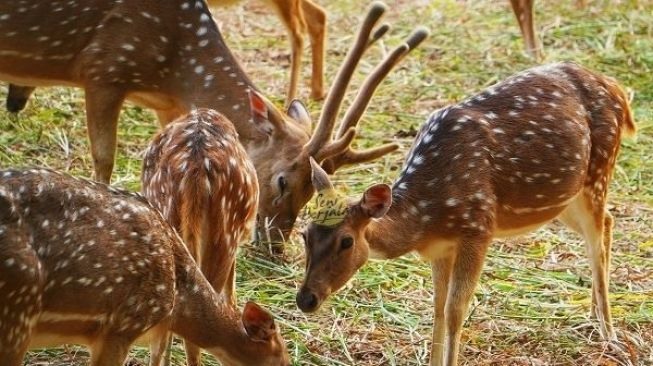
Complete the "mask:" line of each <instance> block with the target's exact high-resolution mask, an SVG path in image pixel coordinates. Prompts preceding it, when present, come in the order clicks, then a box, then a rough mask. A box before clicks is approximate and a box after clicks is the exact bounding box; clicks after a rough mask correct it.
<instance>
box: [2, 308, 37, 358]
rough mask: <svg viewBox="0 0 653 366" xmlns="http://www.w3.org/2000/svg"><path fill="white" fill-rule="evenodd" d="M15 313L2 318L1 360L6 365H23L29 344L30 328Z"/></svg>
mask: <svg viewBox="0 0 653 366" xmlns="http://www.w3.org/2000/svg"><path fill="white" fill-rule="evenodd" d="M10 314H12V313H10ZM15 315H16V316H14V317H13V318H12V319H0V360H2V364H3V365H6V366H21V365H22V364H23V358H24V357H25V353H27V348H28V346H29V336H30V333H31V332H30V329H29V328H28V327H27V325H25V324H23V322H22V321H21V320H20V318H19V317H18V314H15ZM21 337H22V338H21Z"/></svg>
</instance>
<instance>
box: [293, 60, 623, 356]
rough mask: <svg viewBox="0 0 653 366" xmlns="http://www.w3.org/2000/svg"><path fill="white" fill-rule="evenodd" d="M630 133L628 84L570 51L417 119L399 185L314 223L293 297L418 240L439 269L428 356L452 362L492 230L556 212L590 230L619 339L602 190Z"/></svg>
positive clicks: (529, 225)
mask: <svg viewBox="0 0 653 366" xmlns="http://www.w3.org/2000/svg"><path fill="white" fill-rule="evenodd" d="M634 133H635V125H634V123H633V120H632V118H631V114H630V108H629V105H628V101H627V96H626V95H625V93H624V92H623V91H622V90H621V88H620V87H619V86H618V85H617V84H616V83H615V81H613V80H612V79H610V78H607V77H605V76H602V75H599V74H596V73H594V72H591V71H589V70H587V69H585V68H583V67H581V66H578V65H576V64H573V63H559V64H551V65H546V66H542V67H536V68H533V69H530V70H527V71H525V72H522V73H519V74H517V75H514V76H512V77H510V78H508V79H507V80H505V81H503V82H500V83H498V84H496V85H494V86H492V87H490V88H488V89H487V90H485V91H484V92H482V93H480V94H478V95H476V96H475V97H472V98H469V99H467V100H466V101H463V102H461V103H459V104H456V105H453V106H449V107H446V108H443V109H440V110H439V111H437V112H435V113H433V114H432V115H431V116H430V118H429V119H428V121H427V122H426V123H425V124H424V126H423V127H422V129H421V131H420V133H419V135H418V136H417V138H416V141H415V144H414V145H413V147H412V150H411V152H410V154H409V155H408V158H407V159H406V163H405V166H404V169H403V172H402V174H401V175H400V176H399V178H398V179H397V180H396V182H395V183H394V185H393V188H392V189H391V188H390V187H389V186H387V185H385V184H377V185H374V186H372V187H370V188H368V189H367V190H366V191H365V193H364V194H363V196H362V197H361V199H360V201H358V202H355V203H351V204H347V205H345V206H346V208H347V210H346V213H345V214H344V215H343V217H342V218H341V220H339V221H340V222H336V223H335V224H333V225H332V226H325V225H318V224H315V223H312V224H310V225H309V226H308V229H307V231H306V233H305V236H304V237H305V241H306V251H307V254H306V255H307V257H306V258H307V259H306V261H307V269H306V278H305V279H304V283H303V285H302V287H301V290H300V291H299V293H298V295H297V305H298V306H299V308H300V309H302V310H303V311H307V312H311V311H315V310H317V308H318V307H319V306H320V304H321V303H322V302H323V300H324V299H325V298H326V297H327V296H329V295H330V294H331V293H332V292H334V291H336V290H338V289H339V288H341V287H342V286H343V285H344V284H345V283H346V282H347V281H348V280H349V278H351V277H352V276H353V275H354V273H355V272H356V271H357V270H358V268H360V267H361V266H362V265H363V264H364V263H365V262H366V261H367V259H368V257H371V258H396V257H398V256H401V255H403V254H406V253H408V252H412V251H416V252H418V253H419V254H420V255H421V256H422V257H423V258H425V259H426V260H429V261H431V263H432V269H433V285H434V289H435V298H434V302H435V306H434V310H435V311H434V312H435V321H434V328H433V345H432V348H431V352H432V355H431V365H442V364H443V362H444V364H446V365H455V364H456V362H457V355H458V347H459V342H460V334H461V328H462V324H463V320H464V316H465V312H466V310H467V308H468V306H469V303H470V301H471V299H472V296H473V293H474V288H475V287H476V284H477V282H478V279H479V277H480V275H481V270H482V267H483V261H484V259H485V254H486V251H487V248H488V246H489V245H490V242H491V241H492V239H493V238H499V237H509V236H515V235H519V234H523V233H526V232H529V231H532V230H535V229H537V228H538V227H540V226H542V225H544V224H546V223H547V222H549V221H551V220H553V219H555V218H557V219H559V220H561V221H562V222H563V223H565V224H566V225H567V226H569V227H570V228H571V229H572V230H574V231H576V232H578V233H580V234H581V235H582V236H583V237H584V239H585V243H586V247H587V253H588V256H589V260H590V265H591V269H592V308H593V309H595V310H596V315H597V317H598V320H599V325H600V330H601V335H602V336H603V338H605V339H614V338H615V333H614V330H613V328H612V321H611V318H610V305H609V302H608V273H609V271H608V267H609V263H610V245H611V241H612V235H611V229H612V217H611V216H610V213H609V212H608V211H607V210H606V195H607V189H608V184H609V181H610V177H611V175H612V171H613V169H614V166H615V161H616V158H617V153H618V151H619V145H620V141H621V137H622V135H627V134H634ZM313 184H314V186H315V189H316V190H317V191H318V192H320V191H325V190H331V189H332V185H331V183H330V182H329V179H328V176H327V175H326V173H325V172H324V171H323V170H322V169H321V168H320V167H319V166H318V165H317V164H313ZM336 211H337V210H336ZM325 212H326V211H325ZM445 329H446V333H447V334H448V337H447V338H446V343H445ZM445 349H446V350H447V352H446V356H445V357H444V358H443V352H444V350H445Z"/></svg>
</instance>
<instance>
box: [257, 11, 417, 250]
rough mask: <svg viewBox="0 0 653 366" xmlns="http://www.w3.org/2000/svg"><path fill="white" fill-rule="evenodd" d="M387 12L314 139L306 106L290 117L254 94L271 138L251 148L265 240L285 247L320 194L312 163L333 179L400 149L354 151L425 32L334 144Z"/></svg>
mask: <svg viewBox="0 0 653 366" xmlns="http://www.w3.org/2000/svg"><path fill="white" fill-rule="evenodd" d="M385 10H386V7H385V5H383V4H381V3H375V4H373V5H372V7H371V8H370V10H369V11H368V14H367V16H366V17H365V19H364V20H363V24H362V25H361V27H360V30H359V33H358V36H357V39H356V41H355V43H354V45H353V46H352V48H351V49H350V51H349V53H348V54H347V57H346V58H345V60H344V62H343V64H342V65H341V67H340V69H339V71H338V74H337V76H336V78H335V81H334V83H333V85H332V86H331V89H330V91H329V93H328V96H327V99H326V101H325V103H324V106H323V108H322V111H321V113H320V117H319V120H318V122H317V125H316V128H315V132H313V134H312V135H311V124H312V123H311V119H310V113H309V112H308V111H307V110H306V108H305V107H304V105H303V104H302V103H301V102H299V101H293V102H292V103H291V104H290V106H289V108H288V110H287V113H286V114H284V113H282V112H280V111H279V110H277V109H276V108H275V107H274V105H272V103H270V102H269V101H268V100H266V99H265V98H264V97H262V96H261V95H260V94H258V93H257V92H255V91H250V94H249V101H250V109H251V111H252V116H253V118H252V120H253V122H254V124H255V125H256V126H257V128H258V129H259V130H260V131H263V132H264V133H265V134H267V135H268V136H270V138H269V139H268V140H267V142H263V143H258V144H257V146H248V153H249V154H250V157H251V158H252V160H253V161H254V164H255V165H256V171H257V175H258V180H259V185H260V190H261V195H260V199H259V220H258V224H257V234H258V235H257V236H258V238H259V239H264V240H266V241H268V242H271V243H279V242H283V241H284V239H285V238H287V237H288V235H289V234H290V232H291V230H292V227H293V225H294V223H295V220H296V218H297V215H298V213H299V211H300V210H301V209H302V207H304V205H305V204H306V203H307V202H308V201H309V200H310V198H311V196H312V195H313V193H314V189H313V186H312V185H311V179H310V176H311V166H310V163H309V159H310V158H313V159H314V160H315V161H316V162H317V163H319V164H321V165H322V167H323V168H324V169H325V171H327V172H328V173H330V174H332V173H334V172H335V171H336V170H337V169H338V168H340V167H342V166H344V165H350V164H357V163H362V162H366V161H371V160H374V159H377V158H379V157H381V156H383V155H386V154H388V153H390V152H392V151H394V150H396V149H397V148H398V145H396V144H386V145H382V146H379V147H375V148H371V149H368V150H363V151H358V150H354V149H352V148H351V146H350V145H351V142H352V140H353V139H354V137H355V136H356V131H355V127H356V125H357V123H358V122H359V120H360V118H361V116H362V115H363V113H364V112H365V109H366V108H367V105H368V103H369V101H370V99H371V97H372V95H373V93H374V91H375V90H376V88H377V87H378V85H379V84H380V82H381V81H382V80H383V79H384V78H385V77H386V76H387V75H388V73H389V72H390V70H392V68H393V67H394V66H395V65H396V64H398V63H399V61H401V60H402V59H403V58H404V57H405V56H406V55H407V54H408V53H409V52H410V51H411V50H413V49H414V48H415V47H416V46H417V45H419V44H420V43H421V42H422V41H423V40H424V39H425V38H426V37H427V36H428V31H427V30H425V29H423V28H418V29H417V30H415V31H414V32H413V34H412V35H411V36H410V37H408V38H407V40H406V41H405V43H403V44H402V45H400V46H398V47H397V48H396V49H394V50H393V51H392V52H391V53H390V54H389V55H388V56H387V57H386V58H385V59H384V60H383V61H382V62H381V63H380V64H379V65H378V66H377V67H376V69H375V70H374V71H373V72H372V73H371V74H370V75H369V76H368V77H367V79H366V80H365V82H364V84H363V86H362V87H361V89H360V90H359V92H358V94H357V96H356V98H355V99H354V101H353V102H352V104H351V105H350V107H349V109H348V110H347V112H346V113H345V115H344V117H343V119H342V120H341V122H340V127H339V129H338V132H337V133H336V135H335V138H332V134H333V129H334V126H335V122H336V119H337V117H338V114H339V111H340V107H341V105H342V101H343V99H344V96H345V92H346V90H347V87H348V85H349V82H350V80H351V77H352V74H353V73H354V70H355V69H356V66H357V64H358V62H359V61H360V59H361V57H362V55H363V53H364V52H365V50H366V49H368V48H369V46H370V45H372V44H373V43H374V42H375V41H377V40H378V39H379V38H381V37H382V36H383V35H384V34H385V33H387V31H388V30H389V26H388V25H386V24H384V25H381V26H380V27H378V28H377V29H374V28H375V26H376V25H377V23H378V22H379V20H380V18H381V16H382V15H383V13H384V12H385ZM273 249H277V250H280V249H281V247H280V246H278V245H274V246H273Z"/></svg>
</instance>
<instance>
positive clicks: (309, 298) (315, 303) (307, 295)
mask: <svg viewBox="0 0 653 366" xmlns="http://www.w3.org/2000/svg"><path fill="white" fill-rule="evenodd" d="M325 297H326V296H320V295H319V294H317V293H315V292H313V291H311V290H309V289H308V288H302V289H301V290H300V291H299V292H298V293H297V297H296V298H295V302H296V303H297V307H298V308H299V309H300V310H301V311H303V312H304V313H314V312H316V311H317V310H318V309H319V308H320V306H321V305H322V302H323V301H324V298H325Z"/></svg>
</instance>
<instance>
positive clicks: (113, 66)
mask: <svg viewBox="0 0 653 366" xmlns="http://www.w3.org/2000/svg"><path fill="white" fill-rule="evenodd" d="M27 10H29V12H28V13H27ZM384 11H385V6H383V5H381V4H375V5H373V6H372V7H371V11H370V14H369V15H368V18H370V17H373V18H375V19H376V20H378V18H379V17H380V16H381V15H382V14H383V13H384ZM38 12H47V14H48V16H47V17H36V16H28V15H26V14H32V15H33V14H36V13H38ZM79 12H83V13H84V16H80V15H77V14H78V13H79ZM0 14H6V15H5V16H3V17H1V18H0V44H1V45H2V48H1V49H0V78H2V79H6V80H9V81H11V82H15V83H18V84H20V85H47V84H64V85H73V86H78V87H83V88H84V89H85V92H86V94H85V99H86V112H87V113H86V114H87V125H88V132H89V137H90V140H91V150H92V155H93V161H94V165H95V176H96V178H97V179H98V180H100V181H102V182H108V181H109V179H110V176H111V171H112V169H113V163H114V156H115V145H116V129H117V121H118V114H119V111H120V108H121V106H122V104H123V101H124V100H125V99H128V100H131V101H134V102H136V103H138V104H141V105H144V106H146V107H149V108H152V109H154V110H155V111H156V113H157V115H158V117H159V120H160V121H161V123H162V124H164V125H165V124H167V123H168V122H170V121H172V120H173V119H174V118H177V117H179V116H181V115H183V114H185V113H187V112H188V111H190V110H191V109H192V108H193V107H195V108H209V109H214V110H217V111H219V112H220V113H222V114H223V115H225V117H226V118H227V119H228V120H230V121H231V122H232V123H233V124H234V126H235V127H236V130H237V131H238V135H239V137H240V141H241V143H242V144H243V146H245V149H246V150H247V152H248V155H249V157H250V159H251V160H252V162H253V163H254V167H255V168H256V172H257V176H258V181H259V184H260V196H259V197H260V198H259V212H258V217H259V220H258V224H257V232H258V233H259V237H260V238H264V239H269V240H270V241H271V242H273V243H280V242H282V241H283V240H284V238H285V237H286V236H287V235H288V233H289V232H290V231H291V229H292V227H293V225H294V222H295V219H296V217H297V214H298V213H299V210H300V209H301V208H302V207H303V206H304V204H305V203H306V202H308V200H309V199H310V197H311V195H312V193H313V188H312V187H311V184H310V164H309V160H308V157H309V156H313V157H315V158H316V160H318V161H320V162H323V163H324V164H325V167H326V168H327V170H329V171H330V172H332V171H335V170H336V169H338V168H339V167H341V166H343V165H347V164H357V163H361V162H365V161H370V160H374V159H377V158H379V157H381V156H383V155H385V154H388V153H389V152H392V151H394V150H396V149H397V145H396V144H387V145H383V146H380V147H377V148H372V149H369V150H364V151H356V150H354V149H352V148H350V146H349V144H350V143H351V141H352V140H353V138H354V135H355V133H354V131H353V128H354V127H355V126H356V124H357V123H358V120H359V119H360V117H361V115H362V114H363V112H364V110H365V108H366V106H367V104H368V103H369V100H370V98H371V96H372V94H373V92H374V90H375V88H376V87H377V86H378V84H379V83H380V82H381V81H382V80H383V78H384V77H385V76H386V75H387V74H388V73H389V72H390V70H391V69H392V67H393V66H394V65H396V64H397V63H398V62H399V61H400V60H401V59H402V58H403V57H404V56H406V55H407V54H408V52H410V50H412V49H413V48H414V47H416V46H417V45H418V44H419V43H420V42H422V41H423V40H424V39H425V37H426V35H427V32H426V31H424V30H421V29H420V30H418V31H416V32H415V33H414V34H413V35H412V36H411V37H410V38H409V39H408V40H407V41H406V43H405V44H402V45H400V46H399V47H398V48H397V49H396V50H394V51H392V52H391V53H390V54H389V55H388V57H387V58H386V59H385V60H384V61H383V62H381V64H380V65H379V66H378V67H377V69H376V70H375V71H374V72H372V74H370V75H369V77H368V79H367V80H366V81H365V84H364V86H363V88H362V89H361V91H360V92H359V94H358V96H357V97H356V99H355V101H354V102H353V103H352V105H351V106H350V107H349V111H348V113H347V115H346V116H345V117H344V120H343V122H342V123H341V128H340V129H339V131H338V133H337V134H336V138H335V139H333V140H331V136H332V129H333V128H334V124H335V120H336V118H337V117H338V116H337V114H338V111H339V110H340V106H341V104H342V100H343V98H344V94H345V91H346V89H347V85H348V84H349V81H350V79H351V76H352V74H353V72H354V69H355V68H356V65H357V63H358V61H359V59H360V57H361V56H362V54H363V52H364V51H365V49H366V48H368V47H369V46H370V45H371V44H372V43H373V42H374V41H376V40H377V39H378V38H380V37H381V36H382V35H383V34H384V33H386V32H387V31H388V27H387V26H383V27H380V28H379V30H378V31H377V32H376V33H374V35H372V36H370V34H371V31H372V29H371V28H369V24H372V23H375V21H374V22H370V20H369V19H368V20H366V22H364V24H363V26H364V27H365V26H367V27H368V28H369V29H367V36H368V37H369V39H368V38H365V39H359V40H358V41H357V43H356V45H355V47H354V48H353V49H352V50H351V52H350V55H349V56H348V58H347V59H346V61H345V63H344V64H343V65H342V67H341V69H340V71H339V73H338V76H337V78H336V80H335V81H334V84H333V86H332V87H331V89H330V91H329V93H328V96H327V100H326V101H325V104H324V106H323V109H322V113H321V115H320V120H319V122H318V124H317V127H316V128H315V130H316V131H315V133H314V134H313V135H311V119H310V114H309V113H308V111H307V110H306V109H305V108H304V106H303V105H302V103H301V102H299V101H293V102H292V103H290V106H289V107H288V110H287V113H283V112H281V111H280V110H278V109H277V108H276V107H275V106H274V105H273V104H272V103H270V102H269V101H268V100H267V99H266V98H265V97H263V96H262V95H261V94H260V93H259V92H257V91H256V90H257V89H256V87H255V86H254V85H253V84H252V82H251V81H250V80H249V78H248V77H247V76H246V74H245V72H244V71H243V70H242V69H241V68H240V66H239V65H238V62H237V61H236V59H235V58H234V57H233V56H232V54H231V52H230V51H229V49H228V48H227V46H226V45H225V43H224V41H223V39H222V37H221V36H220V33H219V30H218V28H217V26H216V25H215V22H213V21H212V18H211V14H210V13H209V11H208V8H207V6H206V4H205V3H204V2H203V1H194V2H191V1H185V0H170V1H166V2H164V3H162V2H160V1H155V0H135V1H129V2H106V1H95V0H79V1H76V2H66V3H59V2H48V3H35V4H34V5H33V6H32V8H29V9H28V8H27V7H23V6H22V5H21V3H20V2H3V3H0ZM366 24H367V25H366ZM18 30H20V32H19V31H18ZM153 65H156V67H153ZM350 129H352V130H351V131H350ZM273 248H275V250H280V248H281V246H280V245H274V246H273Z"/></svg>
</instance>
